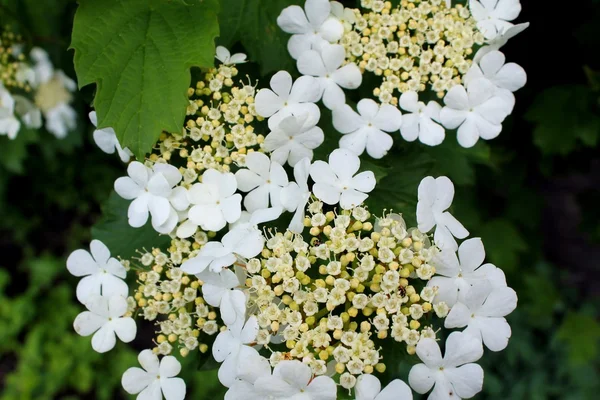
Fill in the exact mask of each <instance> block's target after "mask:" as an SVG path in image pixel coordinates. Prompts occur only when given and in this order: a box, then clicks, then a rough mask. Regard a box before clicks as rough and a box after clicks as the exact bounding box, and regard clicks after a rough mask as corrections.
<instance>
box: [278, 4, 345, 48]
mask: <svg viewBox="0 0 600 400" xmlns="http://www.w3.org/2000/svg"><path fill="white" fill-rule="evenodd" d="M277 25H279V27H280V28H281V29H282V30H283V31H284V32H287V33H291V34H292V37H291V38H290V40H289V41H288V51H289V52H290V55H291V56H292V58H294V59H297V58H298V57H300V55H301V54H302V53H304V52H305V51H307V50H310V49H311V48H315V47H318V46H319V45H321V44H322V43H323V42H324V41H327V42H329V43H335V42H337V41H338V40H340V39H341V38H342V35H343V34H344V26H343V25H342V23H341V22H340V21H339V20H338V19H337V18H335V17H332V16H331V5H330V4H329V0H306V2H305V3H304V10H302V8H301V7H300V6H289V7H287V8H285V9H283V11H281V14H279V17H277Z"/></svg>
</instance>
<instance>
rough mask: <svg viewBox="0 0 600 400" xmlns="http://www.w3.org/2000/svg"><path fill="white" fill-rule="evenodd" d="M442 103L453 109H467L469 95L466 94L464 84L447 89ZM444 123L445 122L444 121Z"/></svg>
mask: <svg viewBox="0 0 600 400" xmlns="http://www.w3.org/2000/svg"><path fill="white" fill-rule="evenodd" d="M444 104H446V106H448V107H449V108H451V109H454V110H468V109H469V97H468V96H467V91H466V90H465V88H464V86H462V85H456V86H453V87H452V89H450V90H448V93H446V96H445V97H444ZM444 125H446V124H445V123H444ZM451 129H452V128H451Z"/></svg>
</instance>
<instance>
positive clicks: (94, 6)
mask: <svg viewBox="0 0 600 400" xmlns="http://www.w3.org/2000/svg"><path fill="white" fill-rule="evenodd" d="M218 7H219V2H218V0H204V1H202V2H201V3H198V4H194V5H189V6H186V5H183V4H181V3H175V2H169V1H166V0H126V1H123V0H106V1H96V0H81V1H80V5H79V9H78V10H77V13H76V15H75V22H74V26H73V40H72V43H71V47H72V48H73V49H75V70H76V72H77V77H78V79H79V86H80V87H83V86H85V85H88V84H91V83H97V93H96V97H95V99H94V107H95V108H96V111H97V113H98V127H99V128H105V127H109V126H110V127H113V128H114V129H115V131H116V133H117V136H118V138H119V140H120V141H121V143H122V145H123V146H124V147H125V146H126V147H129V148H130V149H131V150H132V151H133V152H134V153H135V155H136V157H137V158H138V159H143V157H144V155H145V154H146V153H147V152H148V151H150V150H151V148H152V146H153V145H154V144H155V143H156V140H157V139H158V137H159V135H160V133H161V131H163V130H166V131H171V132H179V131H180V130H181V129H182V127H183V120H184V117H185V109H186V105H187V104H188V100H187V96H186V91H187V89H188V86H189V84H190V79H191V76H190V71H189V69H190V68H191V67H192V66H198V67H208V66H212V65H213V64H214V63H213V58H214V54H215V51H214V50H215V48H214V38H215V36H217V35H218V34H219V26H218V23H217V11H218Z"/></svg>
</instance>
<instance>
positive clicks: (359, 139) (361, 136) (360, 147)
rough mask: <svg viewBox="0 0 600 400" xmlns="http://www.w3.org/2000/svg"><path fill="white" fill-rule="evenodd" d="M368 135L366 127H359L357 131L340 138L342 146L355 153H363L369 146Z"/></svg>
mask: <svg viewBox="0 0 600 400" xmlns="http://www.w3.org/2000/svg"><path fill="white" fill-rule="evenodd" d="M368 139H369V137H368V135H367V134H366V133H365V128H362V129H359V130H357V131H356V132H352V133H348V134H345V135H344V136H342V138H341V139H340V143H339V144H340V148H342V149H348V150H350V151H351V152H353V153H354V154H358V155H361V154H362V153H363V152H364V151H365V149H366V148H367V140H368Z"/></svg>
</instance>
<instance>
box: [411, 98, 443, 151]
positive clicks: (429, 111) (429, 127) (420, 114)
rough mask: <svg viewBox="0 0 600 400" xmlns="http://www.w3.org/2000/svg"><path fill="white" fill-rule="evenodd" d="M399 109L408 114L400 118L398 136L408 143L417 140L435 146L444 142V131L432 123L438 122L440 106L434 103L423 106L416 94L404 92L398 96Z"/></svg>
mask: <svg viewBox="0 0 600 400" xmlns="http://www.w3.org/2000/svg"><path fill="white" fill-rule="evenodd" d="M400 107H402V109H403V110H406V111H408V112H409V114H404V115H403V116H402V126H401V127H400V134H401V135H402V137H403V138H404V139H405V140H406V141H408V142H412V141H415V140H417V138H418V139H419V141H420V142H421V143H424V144H426V145H429V146H437V145H438V144H441V143H442V142H443V141H444V138H445V137H446V131H445V130H444V127H442V126H441V125H440V124H438V123H437V122H434V121H439V120H440V111H441V110H442V106H440V105H439V103H437V102H435V101H430V102H429V103H427V105H425V103H423V102H422V101H419V95H418V94H417V92H406V93H403V94H402V96H400Z"/></svg>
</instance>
